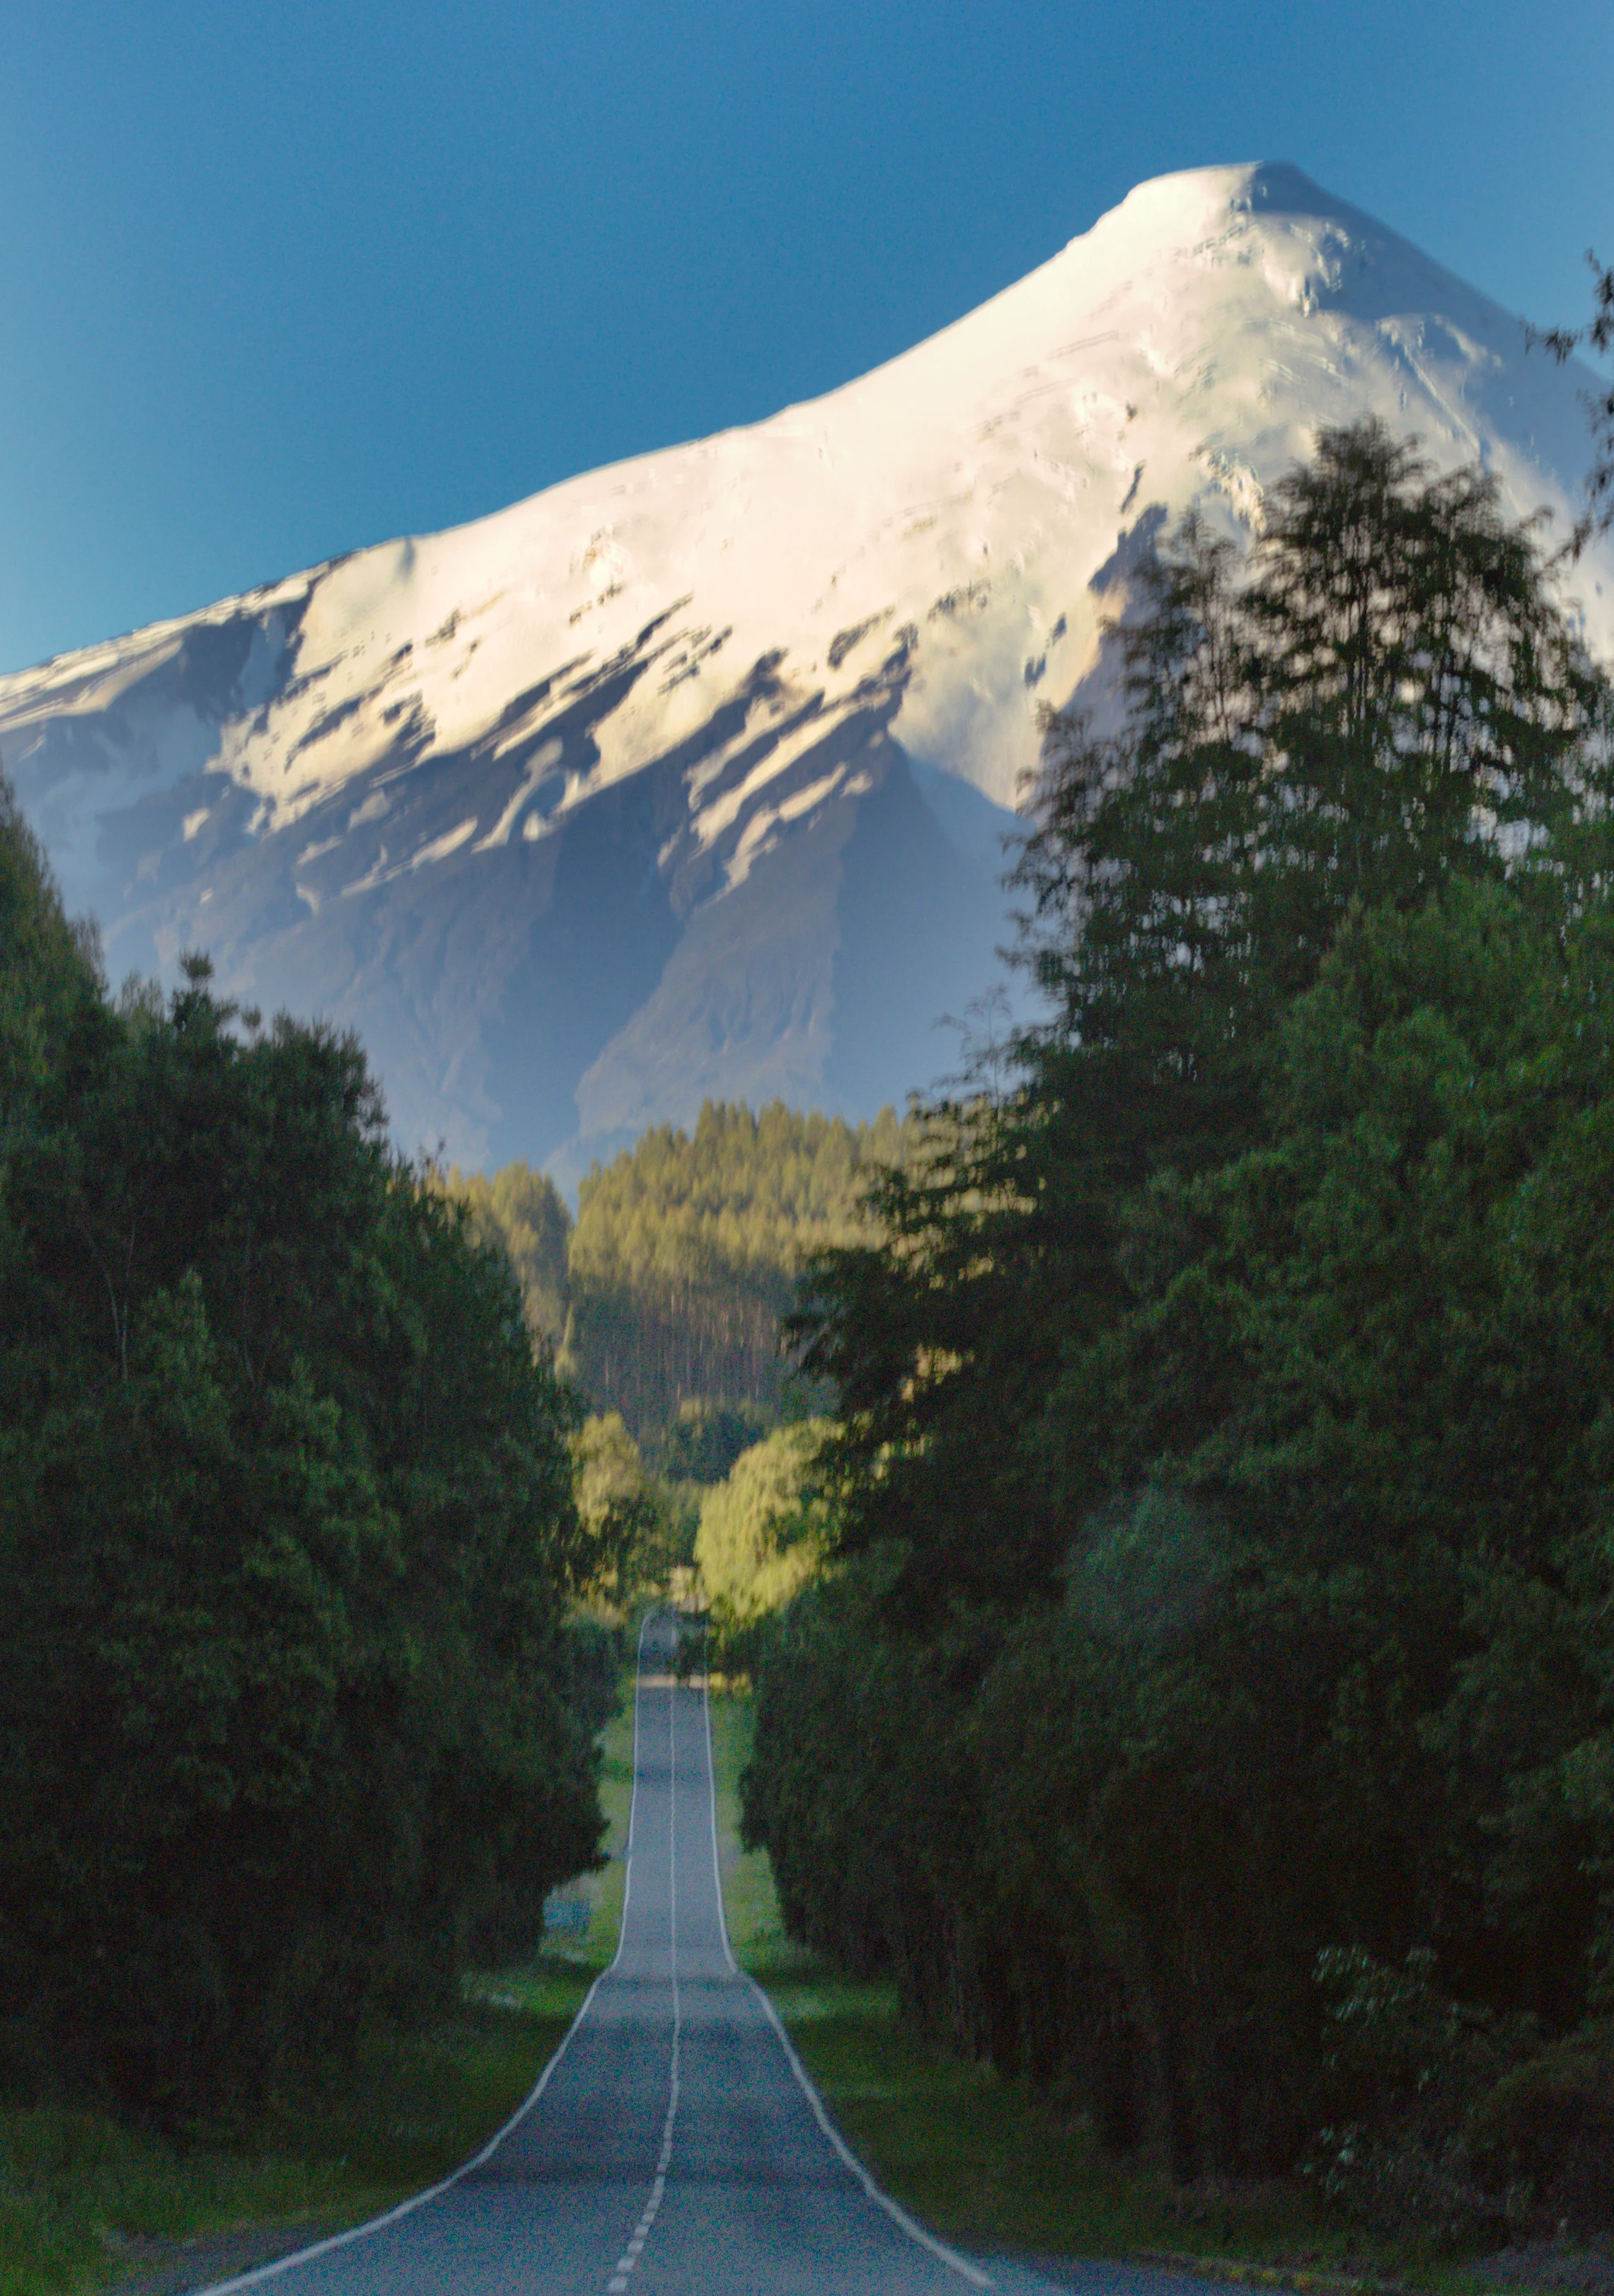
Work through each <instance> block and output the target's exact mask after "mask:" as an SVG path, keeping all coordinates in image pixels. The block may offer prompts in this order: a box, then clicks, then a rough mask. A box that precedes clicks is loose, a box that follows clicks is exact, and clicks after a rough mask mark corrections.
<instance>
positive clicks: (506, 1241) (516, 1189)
mask: <svg viewBox="0 0 1614 2296" xmlns="http://www.w3.org/2000/svg"><path fill="white" fill-rule="evenodd" d="M433 1179H434V1185H438V1186H440V1187H441V1188H442V1190H443V1191H444V1193H446V1194H447V1195H451V1196H455V1197H457V1198H459V1200H460V1201H462V1202H463V1203H464V1204H465V1205H467V1206H468V1207H469V1210H470V1213H471V1234H472V1236H473V1237H474V1238H475V1239H476V1241H477V1242H478V1243H483V1244H493V1245H496V1246H497V1247H498V1249H500V1250H501V1251H504V1254H505V1255H506V1257H507V1258H508V1259H509V1261H510V1264H511V1267H512V1268H513V1269H514V1271H515V1277H516V1282H517V1283H519V1284H520V1288H521V1308H522V1312H523V1314H524V1315H525V1316H526V1318H527V1327H528V1331H530V1333H532V1336H533V1341H534V1344H535V1345H537V1346H539V1347H545V1348H547V1349H549V1350H550V1351H551V1353H552V1354H553V1351H554V1349H555V1348H556V1347H557V1346H558V1345H559V1343H560V1340H561V1333H563V1332H564V1330H565V1328H566V1312H567V1308H568V1306H569V1301H570V1297H571V1293H570V1287H569V1281H568V1276H567V1256H568V1254H569V1251H570V1249H571V1234H572V1225H571V1215H570V1213H569V1211H568V1210H567V1209H566V1203H565V1199H564V1198H563V1197H562V1196H561V1192H560V1190H559V1188H557V1187H556V1185H555V1184H554V1182H553V1180H552V1179H551V1178H550V1177H549V1176H548V1174H547V1173H546V1172H535V1171H534V1170H533V1169H532V1166H531V1165H530V1164H526V1163H521V1162H519V1161H518V1162H516V1163H513V1164H505V1165H504V1166H502V1167H501V1168H500V1169H499V1170H498V1171H496V1173H495V1174H494V1175H493V1177H492V1178H491V1179H489V1178H488V1177H487V1174H486V1173H485V1172H462V1171H461V1170H460V1169H459V1168H458V1166H457V1165H451V1166H450V1167H449V1169H448V1170H447V1172H446V1173H444V1174H442V1175H440V1176H438V1175H434V1176H433Z"/></svg>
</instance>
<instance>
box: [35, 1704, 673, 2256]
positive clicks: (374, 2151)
mask: <svg viewBox="0 0 1614 2296" xmlns="http://www.w3.org/2000/svg"><path fill="white" fill-rule="evenodd" d="M602 1751H603V1757H604V1762H603V1775H602V1795H601V1799H602V1805H603V1808H604V1811H605V1816H606V1820H607V1832H606V1837H605V1845H604V1846H605V1849H606V1853H607V1860H608V1862H607V1864H606V1866H605V1867H604V1868H603V1870H602V1872H601V1873H600V1874H591V1875H589V1876H587V1877H586V1880H585V1881H584V1882H581V1883H574V1884H571V1885H569V1888H568V1889H567V1890H564V1891H560V1892H557V1899H558V1901H559V1902H558V1904H556V1903H554V1902H553V1901H552V1911H553V1914H554V1915H558V1916H559V1919H558V1921H556V1922H555V1923H554V1924H553V1929H552V1933H551V1934H550V1935H548V1936H546V1938H545V1949H544V1950H543V1951H542V1952H541V1953H539V1954H538V1955H537V1956H535V1957H534V1958H533V1959H531V1960H530V1961H528V1962H527V1963H524V1964H521V1965H520V1967H518V1968H514V1969H505V1970H500V1971H498V1972H490V1973H487V1974H484V1975H481V1976H479V1977H476V1978H474V1979H472V1980H470V1981H469V1982H468V1983H467V1985H466V1988H465V1997H464V2000H463V2003H462V2005H461V2006H460V2008H459V2009H458V2011H457V2012H456V2013H455V2014H454V2015H452V2016H450V2017H447V2018H444V2019H442V2020H440V2021H438V2023H437V2024H435V2025H433V2026H431V2027H429V2028H428V2029H426V2030H422V2031H419V2032H413V2033H405V2034H396V2033H378V2034H376V2035H374V2036H373V2037H372V2038H370V2039H369V2040H368V2041H367V2042H366V2043H365V2046H364V2047H363V2049H362V2050H361V2051H360V2053H359V2056H358V2059H357V2061H356V2062H355V2063H354V2064H352V2065H349V2066H348V2067H346V2068H344V2069H343V2070H342V2071H341V2072H340V2074H338V2073H332V2075H330V2076H329V2077H328V2078H327V2079H324V2080H323V2081H321V2082H318V2083H311V2084H310V2085H309V2086H308V2087H306V2088H305V2089H303V2090H302V2091H300V2092H299V2093H298V2094H296V2095H287V2096H284V2097H282V2098H280V2099H278V2100H276V2101H275V2102H274V2103H273V2104H272V2105H270V2106H268V2107H266V2109H265V2110H264V2111H263V2112H261V2113H260V2114H258V2116H257V2117H256V2119H255V2120H253V2121H252V2122H251V2123H250V2124H249V2125H246V2126H242V2127H232V2128H227V2129H226V2128H208V2127H206V2126H203V2127H201V2128H197V2129H195V2130H194V2131H193V2132H192V2133H191V2135H190V2136H189V2138H188V2139H187V2141H186V2142H185V2143H184V2144H175V2143H170V2142H167V2141H165V2140H163V2139H161V2138H160V2137H157V2136H152V2135H149V2134H147V2133H145V2132H143V2131H139V2130H135V2129H132V2128H128V2127H127V2126H125V2125H123V2124H122V2123H120V2122H119V2121H117V2120H112V2119H111V2118H109V2117H108V2116H107V2115H105V2114H103V2113H99V2112H75V2111H67V2110H61V2109H59V2108H55V2107H48V2108H40V2107H29V2106H18V2105H9V2106H8V2105H5V2104H3V2103H0V2296H76V2292H78V2291H88V2290H92V2289H105V2288H107V2287H108V2286H109V2284H111V2285H112V2286H115V2287H116V2288H118V2289H120V2290H127V2291H129V2292H131V2296H132V2292H133V2291H135V2289H142V2290H149V2291H151V2292H152V2296H156V2292H157V2291H159V2290H162V2289H171V2288H176V2287H184V2286H187V2285H189V2286H195V2285H199V2284H202V2283H204V2282H206V2281H209V2280H212V2279H217V2278H223V2277H225V2276H228V2275H229V2274H231V2273H233V2272H235V2271H240V2270H242V2269H245V2268H247V2267H249V2266H250V2265H251V2264H254V2263H258V2262H261V2261H264V2260H266V2259H268V2258H269V2257H271V2256H274V2255H275V2254H278V2253H284V2252H285V2251H288V2250H290V2249H292V2248H297V2247H300V2246H301V2245H303V2243H305V2242H306V2241H309V2240H314V2239H317V2238H319V2237H320V2236H321V2235H323V2234H324V2233H326V2232H332V2231H336V2230H339V2229H340V2228H341V2227H343V2226H347V2225H351V2224H356V2223H360V2222H362V2221H363V2220H364V2218H366V2217H369V2216H373V2215H374V2214H376V2213H377V2212H378V2211H379V2210H382V2209H385V2208H388V2207H390V2206H391V2205H392V2204H393V2202H396V2201H398V2200H401V2199H403V2198H404V2197H405V2196H406V2194H409V2193H411V2192H418V2191H419V2190H420V2189H421V2188H422V2186H423V2185H430V2184H434V2183H436V2182H437V2181H438V2178H440V2177H445V2176H447V2174H448V2173H449V2172H450V2171H451V2170H452V2169H455V2168H457V2167H458V2166H459V2164H460V2162H461V2161H464V2160H467V2159H468V2158H469V2157H470V2156H471V2153H475V2152H476V2151H477V2150H478V2149H479V2146H481V2145H482V2144H486V2143H487V2139H488V2137H489V2136H492V2135H493V2133H494V2131H495V2130H496V2128H499V2127H500V2126H501V2125H502V2124H503V2123H504V2121H505V2120H508V2119H509V2118H510V2116H511V2114H512V2112H514V2111H515V2110H516V2108H517V2106H518V2105H519V2104H520V2103H521V2100H522V2099H523V2098H524V2097H525V2096H526V2095H528V2093H529V2091H530V2090H531V2088H532V2087H533V2085H534V2083H535V2082H536V2081H537V2078H538V2075H539V2073H540V2072H541V2071H543V2069H544V2066H545V2063H546V2062H548V2060H549V2058H550V2057H551V2056H552V2055H553V2053H554V2050H555V2048H556V2047H557V2046H558V2045H559V2043H560V2040H561V2036H562V2035H563V2034H564V2032H565V2030H566V2029H567V2027H568V2025H569V2023H570V2022H571V2020H572V2018H573V2017H574V2016H575V2015H576V2013H577V2011H578V2007H579V2006H580V2005H581V2003H582V2000H583V1997H584V1995H585V1994H586V1991H587V1989H588V1987H589V1985H590V1984H591V1983H592V1982H593V1980H594V1976H595V1974H596V1973H597V1972H598V1971H599V1970H600V1969H602V1968H603V1967H604V1965H605V1964H606V1963H607V1962H609V1961H610V1957H611V1956H612V1954H613V1953H614V1952H615V1951H616V1944H617V1931H618V1928H619V1923H620V1920H621V1912H622V1884H623V1870H624V1869H623V1863H622V1859H623V1852H624V1850H625V1849H626V1847H627V1817H628V1808H629V1804H630V1802H631V1799H632V1792H633V1700H632V1694H631V1685H629V1692H628V1695H627V1697H626V1698H625V1699H624V1702H623V1705H622V1709H621V1710H620V1712H619V1714H618V1716H617V1717H616V1718H615V1720H614V1721H612V1722H611V1723H610V1724H609V1725H608V1726H607V1727H606V1730H605V1732H604V1734H603V1736H602Z"/></svg>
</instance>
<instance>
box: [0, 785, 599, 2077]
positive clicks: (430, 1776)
mask: <svg viewBox="0 0 1614 2296" xmlns="http://www.w3.org/2000/svg"><path fill="white" fill-rule="evenodd" d="M8 803H9V800H8ZM0 886H3V896H4V914H0V934H3V935H4V938H3V939H0V1013H3V1014H4V1021H3V1033H4V1048H3V1049H0V1059H3V1060H4V1062H5V1077H4V1090H5V1107H4V1137H3V1140H0V1292H3V1296H4V1319H3V1322H0V1552H3V1553H4V1566H5V1576H6V1584H7V1589H8V1594H7V1601H6V1604H5V1607H4V1614H3V1615H0V1747H3V1749H4V1752H3V1755H0V1760H3V1762H4V1772H3V1791H0V1999H3V2000H4V2004H5V2005H6V2006H5V2041H6V2046H7V2048H8V2050H9V2053H10V2054H11V2056H12V2062H13V2063H14V2064H20V2063H23V2062H26V2063H27V2064H29V2065H30V2066H31V2067H32V2068H33V2071H34V2074H35V2076H36V2077H38V2076H40V2075H41V2074H42V2073H43V2072H44V2071H45V2069H47V2068H48V2069H49V2072H50V2074H51V2077H52V2078H53V2079H57V2080H60V2081H63V2082H68V2083H72V2082H75V2081H88V2082H90V2083H92V2084H94V2083H95V2082H100V2083H103V2084H105V2085H107V2086H109V2087H111V2088H112V2089H114V2090H115V2091H117V2092H119V2093H120V2094H121V2095H124V2096H126V2097H127V2098H130V2099H132V2100H135V2101H136V2102H138V2103H139V2104H140V2105H141V2106H142V2107H143V2109H146V2110H155V2111H158V2112H178V2111H182V2110H189V2109H191V2108H192V2107H193V2106H194V2105H195V2104H197V2103H200V2102H205V2101H207V2100H209V2099H213V2100H217V2099H218V2098H220V2097H221V2096H224V2095H227V2094H229V2093H232V2092H243V2091H251V2090H254V2089H258V2088H261V2087H263V2085H264V2084H265V2083H266V2082H271V2081H273V2080H274V2079H276V2078H277V2077H278V2076H279V2075H280V2074H281V2073H282V2072H283V2071H284V2070H285V2069H286V2068H287V2067H288V2066H289V2065H291V2064H292V2063H294V2062H297V2061H299V2059H303V2058H306V2057H307V2055H309V2054H311V2053H312V2054H318V2053H320V2052H321V2051H324V2050H325V2049H328V2048H332V2047H336V2046H345V2045H346V2044H347V2043H348V2041H349V2040H350V2039H351V2038H352V2037H353V2035H354V2034H355V2033H356V2030H358V2028H359V2027H360V2026H361V2025H362V2023H363V2021H365V2018H366V2017H367V2016H369V2015H370V2014H371V2013H373V2012H374V2011H375V2010H377V2009H378V2008H384V2007H392V2008H395V2009H401V2008H406V2007H408V2006H410V2005H414V2004H419V2003H423V2002H427V2001H432V2000H440V1999H443V1998H445V1997H448V1996H449V1995H450V1994H451V1993H452V1991H453V1989H454V1987H455V1982H456V1980H457V1974H458V1971H459V1969H460V1967H461V1965H462V1963H463V1959H464V1957H465V1956H467V1955H468V1954H470V1953H471V1952H490V1951H495V1950H504V1949H506V1948H509V1947H512V1946H513V1945H515V1944H517V1943H521V1942H524V1941H526V1940H528V1939H530V1938H532V1937H533V1936H534V1935H536V1933H537V1929H538V1926H539V1923H540V1921H541V1907H542V1902H543V1898H544V1895H545V1891H546V1890H548V1888H549V1887H550V1886H552V1884H553V1882H555V1881H557V1880H559V1879H561V1877H562V1876H563V1875H565V1874H569V1873H572V1872H575V1871H576V1870H578V1868H579V1867H580V1866H586V1865H587V1864H588V1863H589V1862H590V1861H591V1860H592V1858H593V1857H594V1852H595V1842H596V1838H597V1833H598V1825H599V1820H598V1812H597V1806H596V1799H595V1793H594V1755H593V1749H592V1744H591V1730H592V1727H593V1724H594V1718H595V1716H596V1714H597V1710H598V1707H599V1704H600V1690H599V1685H598V1681H597V1679H596V1677H598V1675H599V1672H600V1668H599V1666H598V1663H597V1662H596V1661H594V1660H593V1659H592V1658H591V1656H590V1655H588V1654H586V1653H584V1652H581V1651H580V1650H579V1649H578V1647H577V1645H576V1643H575V1640H574V1639H573V1638H572V1637H570V1636H569V1634H568V1630H567V1628H566V1624H565V1619H566V1610H567V1604H568V1598H569V1589H570V1588H571V1587H572V1586H573V1585H574V1583H576V1582H577V1581H578V1579H579V1578H580V1577H581V1576H582V1575H583V1573H584V1572H585V1570H586V1566H587V1561H588V1555H587V1548H586V1539H585V1535H584V1533H583V1531H582V1529H581V1526H580V1525H579V1522H578V1517H577V1514H576V1512H575V1509H574V1507H573V1505H572V1499H571V1488H570V1468H569V1456H568V1451H567V1435H568V1431H569V1426H570V1423H571V1406H570V1405H569V1401H568V1399H567V1398H566V1397H565V1395H564V1392H563V1391H562V1390H561V1389H560V1388H559V1387H558V1386H557V1385H556V1383H555V1382H554V1380H553V1375H552V1374H551V1373H550V1372H549V1371H548V1369H547V1368H546V1367H545V1366H544V1365H535V1364H534V1361H533V1357H532V1351H531V1348H530V1346H529V1344H528V1335H527V1332H526V1329H525V1327H524V1324H523V1321H522V1315H521V1302H520V1298H519V1296H518V1293H517V1292H516V1289H515V1286H514V1284H513V1283H512V1278H511V1276H510V1274H509V1271H508V1268H507V1267H506V1264H505V1262H504V1259H503V1257H502V1255H499V1254H496V1253H495V1252H492V1251H487V1250H486V1249H484V1248H483V1247H481V1246H479V1244H477V1243H476V1242H474V1241H473V1240H472V1237H471V1233H470V1231H469V1228H468V1226H467V1223H466V1220H465V1218H464V1215H463V1212H462V1211H461V1210H459V1209H458V1208H457V1207H456V1206H455V1205H453V1204H451V1203H449V1202H448V1201H445V1200H444V1198H443V1197H442V1196H441V1195H440V1194H438V1193H435V1192H434V1191H432V1190H431V1189H429V1188H427V1187H425V1186H423V1185H421V1184H420V1183H419V1181H417V1179H416V1177H414V1175H413V1174H412V1173H411V1172H410V1171H409V1170H408V1169H406V1168H405V1167H403V1166H401V1165H400V1164H399V1163H398V1162H397V1159H396V1157H395V1156H394V1155H393V1153H392V1152H391V1151H390V1150H389V1148H388V1146H387V1144H386V1142H385V1136H384V1132H383V1128H382V1118H381V1106H380V1103H379V1099H378V1096H377V1095H376V1092H375V1089H374V1087H373V1085H372V1084H371V1082H370V1080H369V1078H368V1077H367V1075H366V1072H365V1063H364V1060H363V1056H362V1054H360V1052H359V1050H358V1048H357V1046H356V1045H355V1044H354V1043H353V1042H352V1041H351V1040H350V1039H344V1038H341V1037H337V1036H335V1035H333V1034H332V1033H331V1032H330V1031H328V1030H324V1029H317V1028H315V1029H306V1028H301V1027H299V1026H297V1025H296V1024H294V1023H292V1022H291V1021H284V1020H282V1021H276V1022H275V1023H274V1027H273V1028H272V1029H268V1030H264V1029H261V1028H260V1027H259V1026H258V1022H257V1021H256V1018H255V1016H252V1015H247V1016H244V1018H241V1016H237V1015H236V1014H235V1013H233V1010H232V1008H231V1007H229V1006H227V1005H220V1004H219V1003H217V1001H216V999H215V998H214V997H213V996H212V995H211V994H210V992H209V987H208V975H207V968H206V966H205V964H202V963H201V961H200V960H192V961H190V962H189V963H188V964H187V968H186V970H187V975H188V978H187V982H186V985H185V986H184V988H181V989H180V990H179V991H178V992H177V993H176V995H175V996H173V997H172V999H171V1000H170V1001H169V1002H168V1004H167V1005H166V1006H165V1005H162V1004H161V1003H160V1000H158V999H157V998H156V997H155V996H135V997H131V998H128V999H126V1001H125V1003H124V1005H122V1006H121V1007H120V1008H119V1009H116V1010H114V1009H112V1008H110V1007H109V1006H108V1005H107V1004H106V1003H105V1001H104V999H103V997H102V995H101V993H100V988H99V983H98V981H97V980H96V979H95V976H94V970H93V966H92V964H91V962H90V955H89V952H88V950H87V949H86V947H85V946H84V945H83V943H82V942H81V941H80V940H79V939H78V938H77V937H76V936H74V935H73V934H72V933H71V932H70V931H68V929H67V928H65V927H64V926H63V925H62V923H61V916H60V911H59V908H58V907H57V905H56V903H55V899H54V896H53V893H52V891H51V890H50V887H49V885H48V882H47V881H45V877H44V875H43V873H42V871H41V870H40V868H39V866H38V861H37V854H36V853H35V852H34V850H33V849H32V848H31V846H30V844H29V840H27V839H26V837H25V836H24V835H23V834H22V833H21V832H20V827H19V824H18V823H17V820H16V817H15V815H14V813H12V812H9V811H8V813H7V814H6V816H5V817H4V820H0ZM238 1019H239V1020H240V1025H239V1026H238V1025H237V1022H238Z"/></svg>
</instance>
